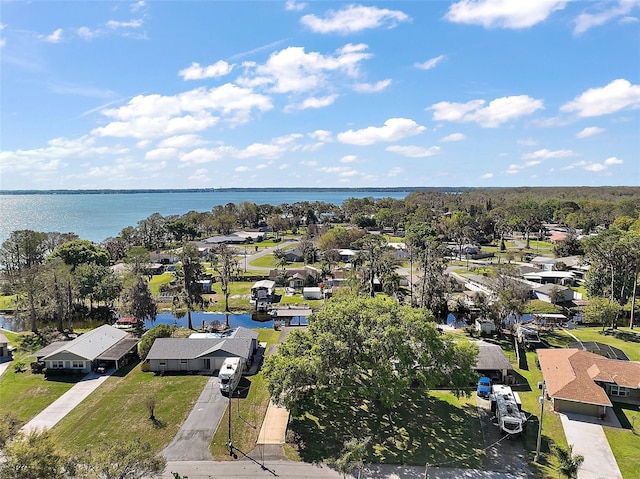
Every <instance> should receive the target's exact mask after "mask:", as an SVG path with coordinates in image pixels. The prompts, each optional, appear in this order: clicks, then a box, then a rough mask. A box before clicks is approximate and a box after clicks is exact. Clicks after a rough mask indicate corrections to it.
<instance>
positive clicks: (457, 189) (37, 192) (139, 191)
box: [0, 186, 478, 195]
mask: <svg viewBox="0 0 640 479" xmlns="http://www.w3.org/2000/svg"><path fill="white" fill-rule="evenodd" d="M476 189H478V188H474V187H427V186H404V187H402V186H397V187H396V186H393V187H380V188H376V187H355V188H319V187H313V188H301V187H292V188H286V187H283V188H275V187H274V188H271V187H270V188H184V189H179V188H176V189H172V188H169V189H136V190H114V189H104V190H97V189H91V190H0V195H123V194H150V193H226V192H247V191H263V192H286V191H291V192H305V191H311V192H314V191H316V192H331V191H359V192H362V191H364V192H366V191H376V192H380V191H389V192H398V191H409V192H413V191H425V190H431V191H434V190H435V191H441V192H451V191H454V192H460V191H472V190H476Z"/></svg>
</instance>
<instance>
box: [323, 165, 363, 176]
mask: <svg viewBox="0 0 640 479" xmlns="http://www.w3.org/2000/svg"><path fill="white" fill-rule="evenodd" d="M316 171H319V172H320V173H335V174H337V175H338V176H339V177H341V178H346V177H351V176H355V175H357V174H358V171H357V170H354V169H353V168H351V167H350V166H323V167H320V168H317V170H316Z"/></svg>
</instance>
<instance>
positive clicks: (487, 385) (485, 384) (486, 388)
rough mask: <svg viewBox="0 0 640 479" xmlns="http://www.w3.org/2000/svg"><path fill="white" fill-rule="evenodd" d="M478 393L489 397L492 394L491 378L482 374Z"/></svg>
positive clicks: (480, 395)
mask: <svg viewBox="0 0 640 479" xmlns="http://www.w3.org/2000/svg"><path fill="white" fill-rule="evenodd" d="M476 393H477V394H478V396H479V397H481V398H486V399H489V395H490V394H491V379H489V378H488V377H486V376H482V377H481V378H480V379H479V380H478V389H477V390H476Z"/></svg>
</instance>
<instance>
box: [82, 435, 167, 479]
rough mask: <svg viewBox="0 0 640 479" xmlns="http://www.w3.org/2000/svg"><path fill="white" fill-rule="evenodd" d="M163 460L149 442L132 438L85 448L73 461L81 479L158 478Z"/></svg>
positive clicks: (162, 466) (165, 462)
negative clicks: (86, 449)
mask: <svg viewBox="0 0 640 479" xmlns="http://www.w3.org/2000/svg"><path fill="white" fill-rule="evenodd" d="M166 465H167V461H166V460H165V459H164V458H163V457H162V456H160V455H156V454H155V452H154V451H153V449H152V448H151V444H149V443H148V442H146V441H140V440H138V439H135V438H125V439H122V440H119V441H116V442H108V443H104V444H102V445H101V446H100V447H97V448H95V449H94V450H92V451H87V452H85V454H84V455H83V456H81V457H80V458H79V460H78V462H77V464H76V476H77V477H81V478H83V479H143V478H144V479H150V478H154V477H158V476H159V475H160V474H161V473H162V472H163V471H164V468H165V467H166Z"/></svg>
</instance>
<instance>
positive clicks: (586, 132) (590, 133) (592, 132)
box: [576, 126, 605, 139]
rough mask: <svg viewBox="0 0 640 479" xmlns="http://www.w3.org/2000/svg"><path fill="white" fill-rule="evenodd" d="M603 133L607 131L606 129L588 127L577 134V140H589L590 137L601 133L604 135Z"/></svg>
mask: <svg viewBox="0 0 640 479" xmlns="http://www.w3.org/2000/svg"><path fill="white" fill-rule="evenodd" d="M603 131H605V130H604V128H600V127H598V126H588V127H586V128H584V129H583V130H581V131H579V132H578V133H576V138H580V139H582V138H589V137H590V136H594V135H597V134H599V133H602V132H603Z"/></svg>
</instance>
